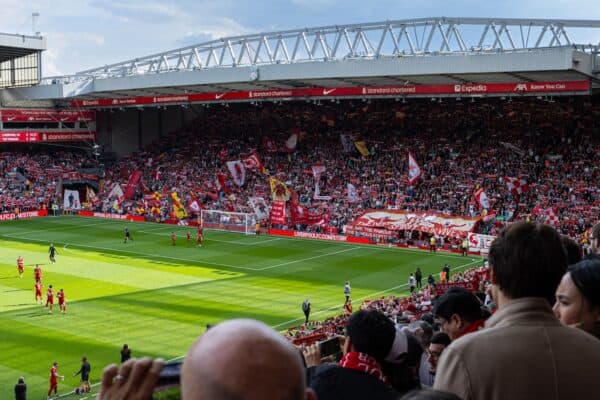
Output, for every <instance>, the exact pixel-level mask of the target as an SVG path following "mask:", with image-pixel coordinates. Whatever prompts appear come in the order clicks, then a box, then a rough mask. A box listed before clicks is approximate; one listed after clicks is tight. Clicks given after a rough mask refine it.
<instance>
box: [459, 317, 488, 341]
mask: <svg viewBox="0 0 600 400" xmlns="http://www.w3.org/2000/svg"><path fill="white" fill-rule="evenodd" d="M484 326H485V321H484V320H482V319H478V320H476V321H473V323H472V324H471V325H470V326H469V327H468V328H467V329H465V330H464V331H463V332H462V333H461V334H460V336H459V337H462V336H464V335H467V334H469V333H473V332H477V331H478V330H480V329H482V328H483V327H484Z"/></svg>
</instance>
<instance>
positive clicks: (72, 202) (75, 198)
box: [63, 189, 81, 210]
mask: <svg viewBox="0 0 600 400" xmlns="http://www.w3.org/2000/svg"><path fill="white" fill-rule="evenodd" d="M63 208H64V209H65V210H81V203H80V201H79V192H78V191H77V190H68V189H65V192H64V196H63Z"/></svg>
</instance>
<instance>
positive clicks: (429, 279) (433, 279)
mask: <svg viewBox="0 0 600 400" xmlns="http://www.w3.org/2000/svg"><path fill="white" fill-rule="evenodd" d="M427 284H428V285H431V286H433V287H435V278H434V277H433V274H429V276H428V277H427Z"/></svg>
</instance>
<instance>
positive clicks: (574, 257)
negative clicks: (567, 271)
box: [560, 235, 583, 265]
mask: <svg viewBox="0 0 600 400" xmlns="http://www.w3.org/2000/svg"><path fill="white" fill-rule="evenodd" d="M560 240H561V241H562V244H563V246H564V247H565V250H566V252H567V262H568V263H569V265H573V264H575V263H578V262H579V261H581V259H582V258H583V251H582V250H583V249H582V248H581V247H579V245H578V244H577V242H576V241H574V240H573V239H571V238H570V237H568V236H564V235H563V236H561V237H560Z"/></svg>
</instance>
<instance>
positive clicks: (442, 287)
mask: <svg viewBox="0 0 600 400" xmlns="http://www.w3.org/2000/svg"><path fill="white" fill-rule="evenodd" d="M451 287H460V288H463V289H467V290H470V291H471V292H476V291H477V290H478V289H479V287H478V282H476V281H468V282H452V283H437V284H436V285H435V290H436V291H437V295H438V296H441V295H443V294H444V293H446V292H447V291H448V289H450V288H451Z"/></svg>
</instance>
